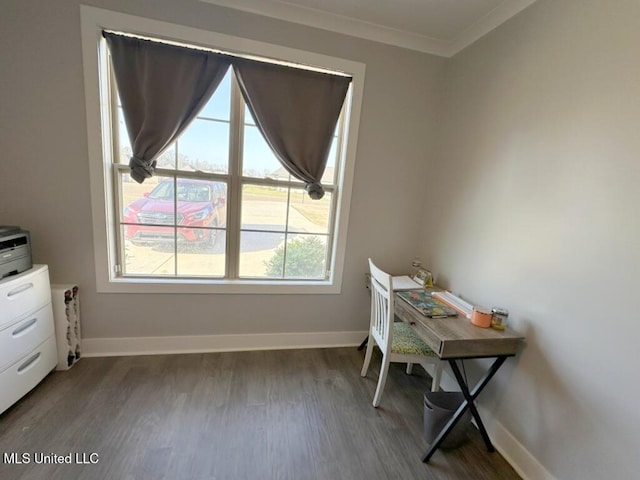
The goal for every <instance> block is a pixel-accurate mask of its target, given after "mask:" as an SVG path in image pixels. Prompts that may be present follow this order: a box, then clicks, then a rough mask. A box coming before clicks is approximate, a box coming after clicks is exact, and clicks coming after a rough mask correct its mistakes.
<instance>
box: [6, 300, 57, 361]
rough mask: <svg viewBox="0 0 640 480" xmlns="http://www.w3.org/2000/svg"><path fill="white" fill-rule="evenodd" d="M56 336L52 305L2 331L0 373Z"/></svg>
mask: <svg viewBox="0 0 640 480" xmlns="http://www.w3.org/2000/svg"><path fill="white" fill-rule="evenodd" d="M53 334H54V328H53V311H52V310H51V304H48V305H46V306H44V307H42V308H41V309H40V310H38V311H37V312H35V313H33V314H31V315H28V316H26V317H23V318H22V320H20V321H18V322H15V323H12V324H11V325H9V326H7V327H4V328H3V329H2V330H0V372H1V371H2V370H4V368H5V367H7V366H8V365H9V364H12V363H13V362H15V361H16V359H18V358H21V357H22V356H23V355H26V354H27V353H29V352H30V351H31V350H33V349H34V348H36V347H37V346H38V345H40V344H41V343H42V342H44V341H45V340H46V339H47V338H49V337H50V336H51V335H53Z"/></svg>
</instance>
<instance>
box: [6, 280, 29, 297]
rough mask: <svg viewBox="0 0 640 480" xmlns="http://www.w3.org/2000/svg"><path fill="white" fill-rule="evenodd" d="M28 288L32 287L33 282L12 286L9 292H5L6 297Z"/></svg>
mask: <svg viewBox="0 0 640 480" xmlns="http://www.w3.org/2000/svg"><path fill="white" fill-rule="evenodd" d="M30 288H33V283H26V284H24V285H20V286H19V287H18V288H14V289H13V290H11V291H10V292H9V293H7V297H13V296H15V295H18V294H19V293H22V292H25V291H27V290H29V289H30Z"/></svg>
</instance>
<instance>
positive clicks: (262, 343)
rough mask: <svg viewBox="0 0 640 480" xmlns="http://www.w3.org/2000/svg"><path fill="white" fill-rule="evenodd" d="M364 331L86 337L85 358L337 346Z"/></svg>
mask: <svg viewBox="0 0 640 480" xmlns="http://www.w3.org/2000/svg"><path fill="white" fill-rule="evenodd" d="M366 336H367V332H366V331H361V332H316V333H263V334H247V335H189V336H177V337H130V338H84V339H83V340H82V349H83V354H84V356H85V357H116V356H126V355H162V354H175V353H205V352H235V351H238V352H239V351H249V350H287V349H294V348H334V347H352V346H357V345H360V343H361V342H362V340H364V338H365V337H366Z"/></svg>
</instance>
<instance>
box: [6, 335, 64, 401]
mask: <svg viewBox="0 0 640 480" xmlns="http://www.w3.org/2000/svg"><path fill="white" fill-rule="evenodd" d="M55 366H56V339H55V337H53V336H51V337H49V338H47V339H46V340H45V341H44V342H42V343H41V344H40V345H38V346H37V348H35V349H34V350H32V351H31V352H29V353H28V354H26V355H24V356H23V357H22V358H20V360H18V361H17V362H15V363H13V364H12V365H11V366H10V367H9V368H7V369H6V370H4V371H3V372H1V373H0V386H1V387H2V388H0V413H2V412H4V411H5V410H6V409H7V408H9V407H10V406H11V405H13V404H14V403H15V402H16V401H17V400H18V399H19V398H20V397H22V396H23V395H24V394H26V393H27V392H28V391H29V390H31V389H32V388H33V387H35V386H36V385H37V384H38V383H40V380H42V379H43V378H44V377H46V376H47V374H48V373H49V372H50V371H51V370H53V369H54V368H55Z"/></svg>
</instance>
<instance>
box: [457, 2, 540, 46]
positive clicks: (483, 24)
mask: <svg viewBox="0 0 640 480" xmlns="http://www.w3.org/2000/svg"><path fill="white" fill-rule="evenodd" d="M535 1H536V0H509V1H506V0H505V1H504V2H502V3H501V4H500V5H498V6H497V7H496V8H494V9H493V10H491V11H490V12H489V13H487V14H486V15H485V16H484V17H482V18H480V19H478V20H477V21H476V22H474V23H473V24H471V25H470V26H469V27H468V28H467V29H466V30H464V31H463V32H462V33H461V34H460V35H458V36H457V37H456V39H455V40H454V41H453V42H451V43H450V45H449V49H448V52H447V55H445V56H446V57H453V56H454V55H455V54H456V53H458V52H460V51H461V50H463V49H465V48H466V47H468V46H469V45H471V44H472V43H473V42H475V41H476V40H478V39H480V38H481V37H483V36H485V35H486V34H487V33H489V32H490V31H491V30H494V29H495V28H497V27H498V26H500V25H502V24H503V23H504V22H506V21H507V20H509V19H510V18H511V17H513V16H515V15H517V14H518V13H520V12H521V11H522V10H524V9H525V8H527V7H528V6H529V5H531V4H532V3H534V2H535Z"/></svg>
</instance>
